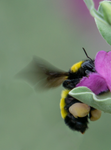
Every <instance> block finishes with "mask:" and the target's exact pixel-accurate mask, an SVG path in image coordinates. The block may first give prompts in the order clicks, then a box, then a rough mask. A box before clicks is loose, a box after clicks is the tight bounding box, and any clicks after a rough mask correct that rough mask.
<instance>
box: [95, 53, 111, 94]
mask: <svg viewBox="0 0 111 150" xmlns="http://www.w3.org/2000/svg"><path fill="white" fill-rule="evenodd" d="M95 69H96V71H97V72H98V73H99V74H100V75H101V76H102V77H103V78H104V79H105V80H106V82H107V85H108V88H109V89H110V91H111V51H109V52H105V51H99V52H98V53H97V55H96V58H95Z"/></svg>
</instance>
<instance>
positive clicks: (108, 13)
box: [95, 1, 111, 45]
mask: <svg viewBox="0 0 111 150" xmlns="http://www.w3.org/2000/svg"><path fill="white" fill-rule="evenodd" d="M98 11H99V12H100V13H101V14H103V18H104V20H105V21H106V22H107V24H105V23H103V22H101V21H100V20H98V19H97V18H95V22H96V25H97V27H98V30H99V32H100V34H101V35H102V36H103V38H104V39H105V40H106V41H107V43H108V44H110V45H111V2H108V1H107V2H106V1H103V2H101V3H100V6H99V9H98Z"/></svg>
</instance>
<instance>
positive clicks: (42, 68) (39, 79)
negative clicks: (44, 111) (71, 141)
mask: <svg viewBox="0 0 111 150" xmlns="http://www.w3.org/2000/svg"><path fill="white" fill-rule="evenodd" d="M83 50H84V52H85V54H86V56H87V59H86V60H84V61H80V62H78V63H76V64H74V65H73V66H72V67H71V68H70V70H69V71H67V72H65V71H62V70H59V69H57V68H55V67H54V66H52V65H51V64H49V63H48V62H46V61H44V60H42V59H40V58H33V60H32V62H31V63H30V64H29V65H28V66H27V67H26V68H24V69H23V70H22V71H21V72H20V73H18V74H17V77H19V78H23V79H24V80H26V81H28V82H29V83H30V84H32V85H33V86H34V88H35V89H37V87H38V84H39V87H41V88H42V89H50V88H55V87H58V86H60V85H61V84H62V85H63V87H64V88H65V90H63V91H62V94H61V100H60V110H61V116H62V118H63V119H64V121H65V123H66V125H67V126H69V128H71V129H72V130H75V131H79V132H81V133H84V132H85V131H86V129H87V128H88V118H90V120H92V121H94V120H97V119H99V118H100V116H101V112H100V111H99V110H96V109H94V108H92V107H90V106H88V105H86V104H84V103H82V102H80V101H79V100H77V99H75V98H73V97H71V96H70V95H69V94H68V93H69V91H70V90H72V89H73V88H75V87H76V85H77V84H78V83H79V82H80V80H81V79H82V78H83V77H85V76H88V74H89V73H92V72H96V71H95V66H94V60H92V59H91V58H90V57H89V56H88V55H87V53H86V51H85V49H84V48H83ZM37 83H38V84H37Z"/></svg>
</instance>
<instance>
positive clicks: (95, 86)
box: [76, 73, 108, 95]
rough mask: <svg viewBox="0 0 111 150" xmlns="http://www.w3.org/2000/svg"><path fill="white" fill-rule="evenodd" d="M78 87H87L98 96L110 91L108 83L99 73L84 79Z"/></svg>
mask: <svg viewBox="0 0 111 150" xmlns="http://www.w3.org/2000/svg"><path fill="white" fill-rule="evenodd" d="M78 86H86V87H87V88H89V89H90V90H91V91H92V92H93V93H95V94H96V95H98V94H100V93H101V92H104V91H107V90H108V87H107V83H106V81H105V80H104V78H103V77H101V75H99V74H98V73H92V74H90V75H89V76H88V77H83V78H82V79H81V81H80V82H79V83H78V84H77V86H76V87H78Z"/></svg>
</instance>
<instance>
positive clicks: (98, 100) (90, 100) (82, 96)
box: [69, 86, 111, 113]
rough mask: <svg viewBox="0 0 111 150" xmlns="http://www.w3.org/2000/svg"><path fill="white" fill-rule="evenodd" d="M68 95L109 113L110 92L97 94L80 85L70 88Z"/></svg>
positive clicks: (110, 109)
mask: <svg viewBox="0 0 111 150" xmlns="http://www.w3.org/2000/svg"><path fill="white" fill-rule="evenodd" d="M69 95H70V96H72V97H74V98H76V99H78V100H79V101H81V102H83V103H85V104H87V105H89V106H92V107H93V108H96V109H99V110H102V111H104V112H107V113H111V92H107V93H103V94H101V95H98V96H97V95H95V94H94V93H93V92H92V91H91V90H90V89H88V88H87V87H84V86H81V87H77V88H74V89H72V90H71V91H70V92H69Z"/></svg>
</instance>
